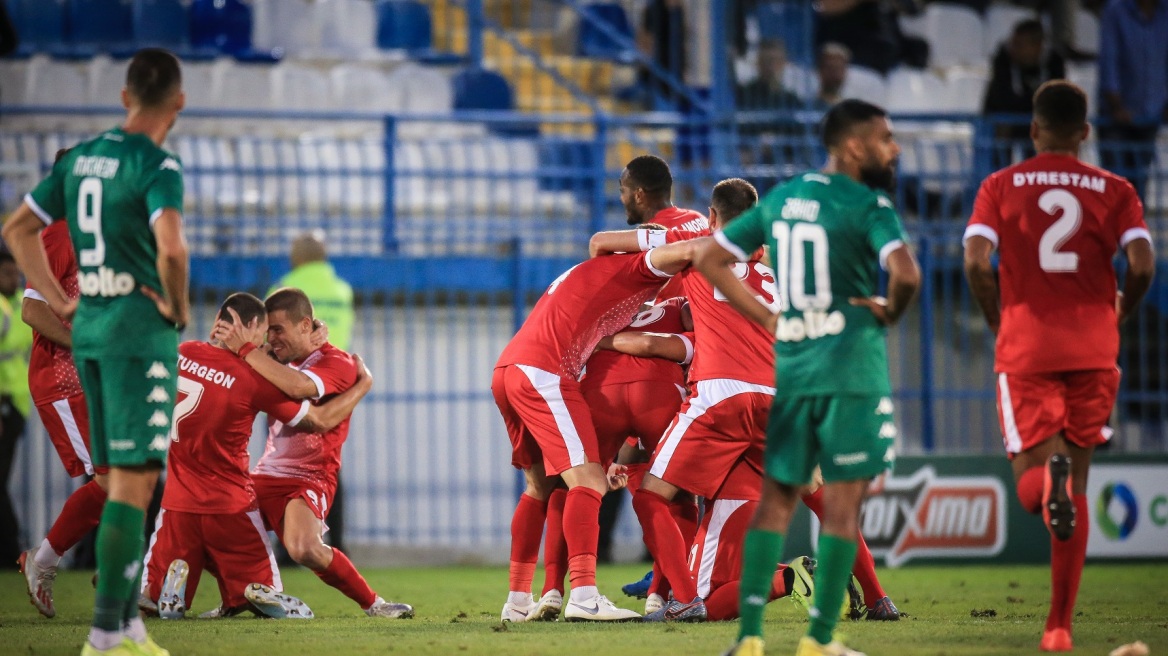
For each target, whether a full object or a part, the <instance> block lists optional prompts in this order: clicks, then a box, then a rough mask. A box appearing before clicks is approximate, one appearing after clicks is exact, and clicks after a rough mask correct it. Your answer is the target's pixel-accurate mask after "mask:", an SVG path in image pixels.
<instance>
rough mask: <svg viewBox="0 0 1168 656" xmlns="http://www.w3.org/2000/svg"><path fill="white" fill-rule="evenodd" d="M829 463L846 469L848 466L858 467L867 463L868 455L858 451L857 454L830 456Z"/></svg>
mask: <svg viewBox="0 0 1168 656" xmlns="http://www.w3.org/2000/svg"><path fill="white" fill-rule="evenodd" d="M831 461H832V462H834V463H835V464H837V465H839V466H841V467H847V466H848V465H858V464H860V463H863V462H868V453H867V452H865V451H860V452H859V453H841V454H839V455H836V456H832V458H831Z"/></svg>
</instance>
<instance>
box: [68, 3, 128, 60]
mask: <svg viewBox="0 0 1168 656" xmlns="http://www.w3.org/2000/svg"><path fill="white" fill-rule="evenodd" d="M50 4H51V3H50ZM131 9H132V7H131V6H130V5H129V4H127V3H125V2H122V0H70V2H69V41H70V43H71V44H72V45H73V46H74V47H75V48H77V49H79V51H81V52H105V51H109V50H111V49H113V48H115V47H125V46H126V44H128V43H129V42H130V39H131V37H132V34H133V28H132V21H131V18H130V15H131Z"/></svg>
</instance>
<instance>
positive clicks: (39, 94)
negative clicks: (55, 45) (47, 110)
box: [25, 57, 120, 107]
mask: <svg viewBox="0 0 1168 656" xmlns="http://www.w3.org/2000/svg"><path fill="white" fill-rule="evenodd" d="M26 84H27V86H26V87H25V98H26V99H27V100H28V104H30V105H55V106H63V107H82V106H84V105H86V104H87V103H88V102H89V69H88V65H87V63H85V62H77V61H62V60H58V59H49V58H48V57H33V58H32V60H31V61H30V62H29V67H28V78H27V80H26ZM119 104H120V103H119Z"/></svg>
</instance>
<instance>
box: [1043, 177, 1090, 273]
mask: <svg viewBox="0 0 1168 656" xmlns="http://www.w3.org/2000/svg"><path fill="white" fill-rule="evenodd" d="M1038 208H1039V209H1041V210H1042V211H1043V212H1046V213H1047V214H1049V215H1051V216H1054V215H1055V213H1056V212H1058V211H1059V210H1062V211H1063V216H1062V218H1060V219H1059V220H1058V221H1055V222H1054V223H1052V224H1051V226H1050V227H1049V228H1047V229H1046V232H1044V233H1042V238H1041V239H1039V240H1038V266H1040V267H1042V270H1043V271H1047V272H1049V273H1074V272H1076V271H1078V270H1079V254H1078V253H1075V252H1072V251H1060V250H1059V249H1060V248H1062V247H1063V244H1065V243H1067V240H1068V239H1070V238H1071V237H1072V236H1073V235H1074V234H1075V232H1076V231H1077V230H1078V229H1079V226H1080V225H1082V224H1083V206H1082V205H1080V204H1079V199H1078V198H1075V196H1074V194H1072V193H1071V192H1069V191H1067V190H1066V189H1050V190H1048V191H1046V192H1045V193H1043V194H1042V195H1041V196H1039V197H1038Z"/></svg>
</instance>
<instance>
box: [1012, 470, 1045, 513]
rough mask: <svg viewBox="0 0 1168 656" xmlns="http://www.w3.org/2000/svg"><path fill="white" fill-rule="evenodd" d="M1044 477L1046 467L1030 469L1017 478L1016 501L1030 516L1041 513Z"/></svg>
mask: <svg viewBox="0 0 1168 656" xmlns="http://www.w3.org/2000/svg"><path fill="white" fill-rule="evenodd" d="M1045 476H1046V467H1031V468H1030V469H1027V470H1026V471H1024V472H1022V476H1021V477H1019V478H1018V489H1017V494H1018V501H1019V502H1021V503H1022V508H1023V509H1024V510H1025V511H1026V512H1028V513H1030V514H1032V515H1037V514H1038V513H1040V512H1042V486H1043V481H1044V478H1045Z"/></svg>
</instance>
